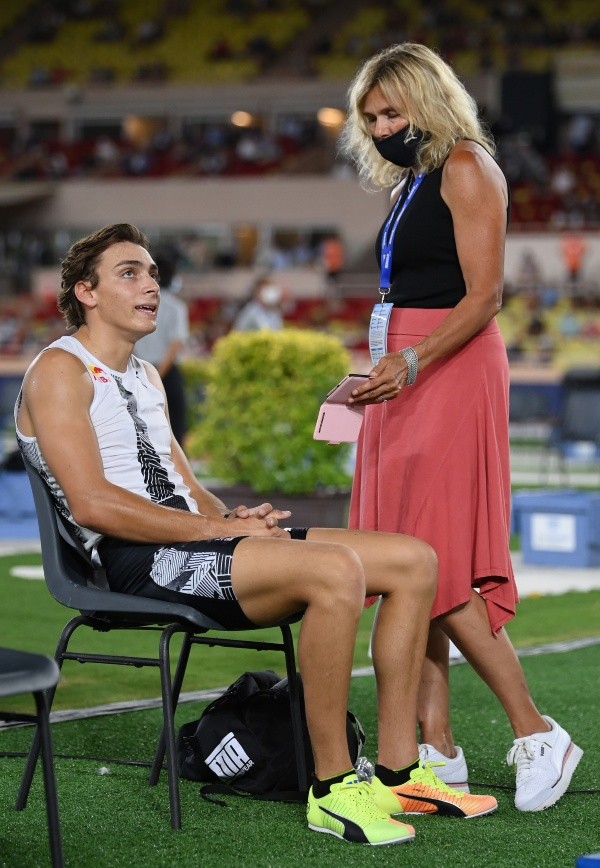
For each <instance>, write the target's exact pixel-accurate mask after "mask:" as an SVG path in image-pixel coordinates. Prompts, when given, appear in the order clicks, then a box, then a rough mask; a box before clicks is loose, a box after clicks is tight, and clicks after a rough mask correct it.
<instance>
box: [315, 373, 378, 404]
mask: <svg viewBox="0 0 600 868" xmlns="http://www.w3.org/2000/svg"><path fill="white" fill-rule="evenodd" d="M368 379H369V378H368V376H367V374H348V376H347V377H344V379H343V380H341V381H340V382H339V383H338V384H337V386H334V387H333V389H332V390H331V391H330V392H328V393H327V398H326V401H327V402H328V403H330V404H345V403H346V401H347V400H348V398H349V397H350V396H351V394H352V392H353V391H354V390H355V389H356V387H357V386H360V385H361V384H362V383H364V382H365V380H368Z"/></svg>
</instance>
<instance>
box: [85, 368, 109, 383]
mask: <svg viewBox="0 0 600 868" xmlns="http://www.w3.org/2000/svg"><path fill="white" fill-rule="evenodd" d="M88 368H89V369H90V371H91V372H92V377H93V378H94V380H99V381H100V382H101V383H110V379H109V378H108V377H107V376H106V374H105V373H104V371H103V370H102V368H99V367H98V366H97V365H88Z"/></svg>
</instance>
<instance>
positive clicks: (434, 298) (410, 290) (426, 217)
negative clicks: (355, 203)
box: [376, 166, 466, 308]
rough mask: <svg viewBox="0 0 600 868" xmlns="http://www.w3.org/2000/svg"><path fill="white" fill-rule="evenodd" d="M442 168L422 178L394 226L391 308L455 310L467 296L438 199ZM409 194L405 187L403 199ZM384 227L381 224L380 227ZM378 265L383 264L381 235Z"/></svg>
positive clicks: (449, 217)
mask: <svg viewBox="0 0 600 868" xmlns="http://www.w3.org/2000/svg"><path fill="white" fill-rule="evenodd" d="M442 170H443V166H441V167H440V168H439V169H434V170H433V171H432V172H430V173H429V174H427V175H425V177H424V178H423V180H422V182H421V185H420V186H419V189H418V190H417V191H416V192H415V195H414V197H413V199H412V201H411V202H409V204H408V206H407V208H406V211H405V212H404V214H403V215H402V218H401V220H400V222H399V224H398V228H397V230H396V235H395V238H394V249H393V252H392V273H391V286H390V293H389V295H387V296H386V297H385V301H391V302H392V303H393V305H394V306H395V307H421V308H446V307H454V306H455V305H457V304H458V302H459V301H460V300H461V299H462V298H463V297H464V296H465V294H466V286H465V281H464V278H463V275H462V271H461V267H460V263H459V260H458V253H457V252H456V242H455V240H454V227H453V223H452V214H451V213H450V209H449V208H448V206H447V205H446V203H445V202H444V200H443V199H442V196H441V193H440V187H441V184H442ZM407 194H408V189H407V185H405V187H404V189H403V190H402V193H401V194H400V195H401V197H402V198H405V197H406V195H407ZM384 225H385V224H384ZM382 234H383V226H382V227H381V229H380V230H379V235H378V236H377V248H376V254H377V261H378V263H379V264H380V265H381V236H382Z"/></svg>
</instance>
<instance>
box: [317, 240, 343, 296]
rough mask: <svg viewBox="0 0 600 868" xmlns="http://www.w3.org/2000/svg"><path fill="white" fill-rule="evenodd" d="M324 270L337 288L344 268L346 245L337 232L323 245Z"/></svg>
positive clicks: (332, 284) (330, 281)
mask: <svg viewBox="0 0 600 868" xmlns="http://www.w3.org/2000/svg"><path fill="white" fill-rule="evenodd" d="M321 261H322V263H323V270H324V271H325V275H326V277H327V280H328V281H329V283H330V285H331V286H332V287H333V288H334V289H335V288H337V281H338V278H339V276H340V274H341V272H342V269H343V268H344V245H343V244H342V239H341V238H340V236H339V235H338V234H337V232H332V233H331V234H330V235H327V237H326V238H325V239H324V240H323V243H322V245H321Z"/></svg>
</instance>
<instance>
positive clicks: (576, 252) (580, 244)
mask: <svg viewBox="0 0 600 868" xmlns="http://www.w3.org/2000/svg"><path fill="white" fill-rule="evenodd" d="M586 248H587V245H586V243H585V241H584V240H583V238H582V237H581V235H579V234H578V233H576V232H565V233H564V234H563V235H562V236H561V241H560V249H561V253H562V257H563V262H564V264H565V269H566V272H567V277H568V280H569V282H570V283H571V284H575V283H577V282H578V280H579V278H580V275H581V266H582V264H583V256H584V254H585V251H586Z"/></svg>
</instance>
